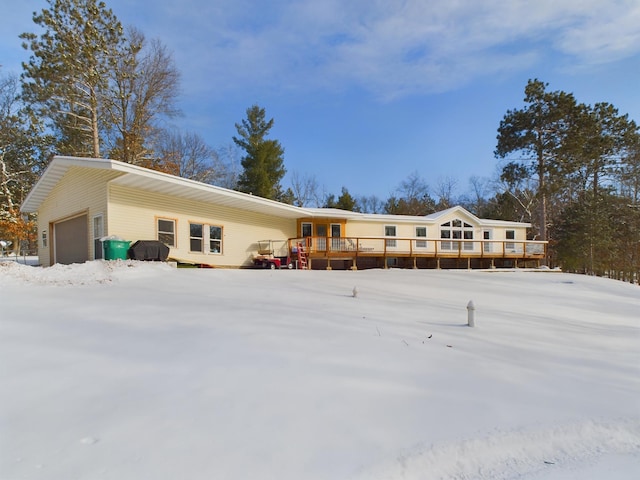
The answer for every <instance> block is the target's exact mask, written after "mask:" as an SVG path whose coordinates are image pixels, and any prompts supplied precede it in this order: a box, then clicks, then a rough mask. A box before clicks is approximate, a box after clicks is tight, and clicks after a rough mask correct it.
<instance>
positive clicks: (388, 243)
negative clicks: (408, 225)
mask: <svg viewBox="0 0 640 480" xmlns="http://www.w3.org/2000/svg"><path fill="white" fill-rule="evenodd" d="M387 229H393V235H390V234H389V233H387V232H389V231H390V230H387ZM384 236H385V240H384V245H385V247H386V248H396V247H397V246H398V241H397V240H396V239H395V238H391V237H397V236H398V226H397V225H385V226H384ZM387 237H390V238H387Z"/></svg>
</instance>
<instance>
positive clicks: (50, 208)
mask: <svg viewBox="0 0 640 480" xmlns="http://www.w3.org/2000/svg"><path fill="white" fill-rule="evenodd" d="M118 175H119V173H117V172H111V171H107V170H95V169H88V168H80V167H73V168H70V169H69V171H68V172H67V174H66V175H65V176H64V177H63V178H62V179H61V180H60V182H59V183H58V184H57V185H56V186H55V187H54V188H53V190H52V191H51V193H50V194H49V196H48V197H47V199H46V200H45V201H44V202H43V203H42V205H41V206H40V208H39V209H38V259H39V263H40V265H47V266H48V265H52V264H53V261H54V258H53V229H52V225H53V223H55V222H58V221H61V220H65V219H69V218H72V217H74V216H77V215H80V214H87V216H88V225H87V229H88V232H87V238H88V243H89V244H88V245H87V248H88V252H89V258H93V256H94V242H93V229H92V219H93V217H94V216H95V215H99V214H102V215H104V218H105V220H106V217H107V189H106V182H107V181H108V180H110V179H112V178H115V177H117V176H118ZM43 232H46V233H47V245H46V246H44V245H43V238H42V233H43Z"/></svg>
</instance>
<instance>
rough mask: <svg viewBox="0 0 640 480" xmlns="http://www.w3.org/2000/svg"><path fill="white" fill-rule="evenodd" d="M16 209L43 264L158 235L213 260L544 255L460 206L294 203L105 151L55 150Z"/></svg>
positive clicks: (407, 263)
mask: <svg viewBox="0 0 640 480" xmlns="http://www.w3.org/2000/svg"><path fill="white" fill-rule="evenodd" d="M22 211H23V212H35V213H37V218H38V256H39V262H40V264H41V265H45V266H48V265H53V264H55V263H63V264H69V263H78V262H85V261H87V260H93V259H100V258H102V257H103V248H102V242H101V239H104V238H105V237H117V238H122V239H125V240H128V241H132V242H135V241H136V240H159V241H161V242H163V243H164V244H166V245H167V246H168V247H169V248H170V254H169V256H170V258H172V259H174V260H177V261H179V262H185V263H192V264H197V265H202V266H205V265H206V266H214V267H248V266H253V265H254V264H255V259H256V257H258V256H259V255H280V256H283V257H284V256H289V257H290V258H295V259H296V260H301V261H300V262H297V263H296V264H297V265H298V266H300V265H303V266H309V267H312V266H313V267H314V268H358V267H360V268H363V267H364V268H366V267H387V266H403V267H423V266H424V267H440V266H441V262H443V261H445V262H447V261H448V262H450V263H451V262H452V261H455V263H456V265H457V264H459V263H460V262H462V264H463V265H465V264H466V265H467V266H469V267H471V266H472V265H473V266H476V265H478V266H482V265H487V266H488V265H489V264H490V265H491V266H494V264H495V262H497V266H503V265H506V266H511V265H512V264H514V263H515V264H516V266H517V262H518V261H520V262H522V261H524V262H527V261H534V262H539V261H540V260H541V259H542V258H544V256H545V253H546V243H545V242H534V241H529V240H527V229H528V228H530V224H528V223H521V222H507V221H499V220H487V219H481V218H478V217H476V216H475V215H473V214H471V213H470V212H468V211H467V210H465V209H464V208H462V207H459V206H457V207H453V208H450V209H447V210H444V211H442V212H438V213H434V214H431V215H427V216H424V217H421V216H405V215H380V214H364V213H357V212H350V211H344V210H338V209H331V208H301V207H295V206H292V205H286V204H283V203H280V202H276V201H273V200H267V199H264V198H260V197H255V196H252V195H249V194H245V193H241V192H236V191H234V190H228V189H225V188H221V187H216V186H213V185H208V184H204V183H200V182H196V181H193V180H188V179H185V178H180V177H176V176H172V175H168V174H166V173H162V172H158V171H154V170H149V169H146V168H142V167H138V166H135V165H131V164H128V163H123V162H119V161H116V160H108V159H95V158H76V157H65V156H56V157H54V158H53V159H52V160H51V162H50V164H49V166H48V167H47V169H46V170H45V172H44V173H43V175H42V177H41V178H40V179H39V181H38V182H37V183H36V185H35V186H34V187H33V189H32V191H31V192H30V193H29V195H28V196H27V198H26V200H25V201H24V203H23V205H22ZM264 239H268V244H269V248H268V251H265V250H264V245H265V242H266V241H265V240H264ZM298 254H299V255H300V256H304V258H298V257H297V255H298ZM465 262H466V263H465Z"/></svg>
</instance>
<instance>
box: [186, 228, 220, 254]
mask: <svg viewBox="0 0 640 480" xmlns="http://www.w3.org/2000/svg"><path fill="white" fill-rule="evenodd" d="M192 225H198V226H200V227H201V229H202V230H201V234H202V236H193V235H192V233H191V226H192ZM212 228H217V229H219V231H220V238H215V237H214V236H213V235H212V234H211V233H212V232H211V229H212ZM193 240H199V241H200V250H193V249H192V243H191V242H192V241H193ZM223 242H224V226H223V225H220V224H215V223H207V222H203V221H201V220H189V253H192V254H196V255H222V254H223V248H224V243H223ZM213 243H216V244H217V245H218V251H215V250H212V249H211V245H212V244H213Z"/></svg>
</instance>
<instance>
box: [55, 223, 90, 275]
mask: <svg viewBox="0 0 640 480" xmlns="http://www.w3.org/2000/svg"><path fill="white" fill-rule="evenodd" d="M88 228H89V227H88V218H87V215H79V216H77V217H73V218H70V219H67V220H63V221H61V222H56V223H54V224H53V257H54V262H55V263H62V264H65V265H69V264H71V263H83V262H86V261H87V260H89V234H88Z"/></svg>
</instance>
